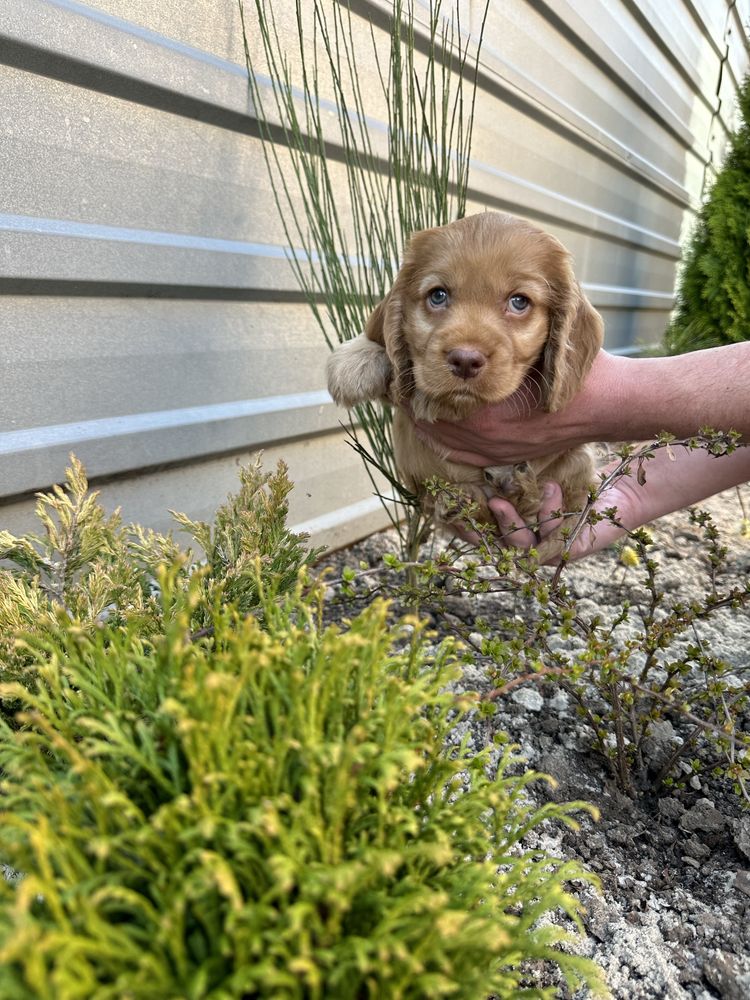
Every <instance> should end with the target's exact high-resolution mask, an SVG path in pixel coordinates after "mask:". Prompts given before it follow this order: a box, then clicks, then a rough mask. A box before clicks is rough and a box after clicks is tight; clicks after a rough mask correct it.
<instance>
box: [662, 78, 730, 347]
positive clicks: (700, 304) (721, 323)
mask: <svg viewBox="0 0 750 1000" xmlns="http://www.w3.org/2000/svg"><path fill="white" fill-rule="evenodd" d="M737 99H738V104H739V111H740V118H741V124H740V127H739V128H738V130H737V132H736V133H735V134H734V135H733V136H732V138H731V140H730V145H729V150H728V152H727V156H726V159H725V161H724V164H723V166H722V168H721V170H720V171H719V173H718V175H717V177H716V180H715V182H714V185H713V188H712V189H711V192H710V194H709V197H708V199H707V201H706V203H705V204H704V206H703V208H702V209H701V211H700V213H699V215H698V218H697V220H696V223H695V226H694V229H693V233H692V236H691V238H690V241H689V242H688V244H687V247H686V248H685V250H684V252H683V263H682V269H681V272H680V280H679V287H678V293H677V305H676V312H675V315H674V317H673V320H672V323H671V324H670V326H669V328H668V330H667V332H666V335H665V346H666V348H667V350H668V351H669V353H671V354H681V353H683V352H684V351H695V350H698V349H699V348H704V347H716V346H718V345H721V344H731V343H735V342H737V341H742V340H748V339H750V78H748V79H747V80H745V82H744V83H743V85H742V87H741V89H740V91H739V94H738V98H737Z"/></svg>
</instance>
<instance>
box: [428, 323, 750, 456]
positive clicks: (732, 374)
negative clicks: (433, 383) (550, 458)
mask: <svg viewBox="0 0 750 1000" xmlns="http://www.w3.org/2000/svg"><path fill="white" fill-rule="evenodd" d="M738 387H739V388H738ZM748 387H750V342H745V343H741V344H731V345H729V346H726V347H715V348H710V349H709V350H705V351H695V352H694V353H692V354H681V355H677V356H673V357H663V358H627V357H620V356H617V355H612V354H607V353H606V352H604V351H600V352H599V354H598V355H597V357H596V359H595V360H594V364H593V366H592V368H591V370H590V372H589V374H588V375H587V377H586V379H585V380H584V382H583V385H582V386H581V389H580V391H579V392H578V394H577V395H576V396H575V397H574V398H573V399H572V400H571V402H570V403H569V404H568V405H567V406H566V407H564V408H563V409H562V410H559V411H558V412H557V413H545V412H544V411H543V410H542V409H541V408H540V407H539V404H538V400H539V398H540V393H539V390H538V385H537V383H536V382H535V380H534V377H533V376H532V377H531V378H530V379H529V380H528V381H527V382H526V383H525V384H524V386H522V387H521V389H519V390H518V391H517V392H516V393H514V394H513V396H511V397H510V398H509V399H507V400H505V401H504V402H503V403H500V404H498V405H496V406H488V407H485V408H484V409H482V410H480V411H478V412H477V413H475V414H473V415H472V416H471V417H469V418H467V419H466V420H464V421H461V422H460V423H456V424H453V423H448V422H446V421H437V422H436V423H427V422H425V421H417V422H416V427H417V430H418V433H419V434H420V436H421V437H423V438H424V439H425V440H427V441H428V442H429V441H432V442H433V443H437V444H438V445H441V446H443V447H444V448H448V449H449V452H448V455H447V457H448V458H450V459H451V460H453V461H456V462H465V463H466V464H468V465H477V466H480V467H486V466H492V465H508V464H513V463H515V462H522V461H527V460H528V459H531V458H537V457H540V456H543V455H548V454H550V453H551V452H556V451H565V450H566V449H568V448H573V447H575V446H576V445H580V444H584V443H585V442H587V441H606V442H613V441H640V440H644V439H654V438H656V436H657V435H658V434H659V433H660V432H661V431H669V432H670V433H671V434H673V435H674V436H675V437H678V438H683V437H689V436H691V435H693V434H696V433H697V432H698V430H699V429H700V428H701V427H714V428H717V429H719V430H730V429H733V430H736V431H739V432H740V434H742V436H743V439H745V440H747V441H750V389H749V388H748Z"/></svg>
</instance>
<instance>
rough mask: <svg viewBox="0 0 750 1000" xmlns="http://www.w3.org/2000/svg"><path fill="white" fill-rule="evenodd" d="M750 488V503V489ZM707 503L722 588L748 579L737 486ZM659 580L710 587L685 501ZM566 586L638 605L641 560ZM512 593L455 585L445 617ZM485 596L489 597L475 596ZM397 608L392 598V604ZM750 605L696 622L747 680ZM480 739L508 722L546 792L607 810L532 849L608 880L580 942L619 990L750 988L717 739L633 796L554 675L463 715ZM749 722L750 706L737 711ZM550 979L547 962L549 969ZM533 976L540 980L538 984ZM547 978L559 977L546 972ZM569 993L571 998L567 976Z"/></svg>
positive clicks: (661, 740)
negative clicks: (718, 542) (472, 715)
mask: <svg viewBox="0 0 750 1000" xmlns="http://www.w3.org/2000/svg"><path fill="white" fill-rule="evenodd" d="M743 496H744V498H745V503H746V506H747V505H749V504H750V488H748V487H745V488H744V493H743ZM701 507H703V508H705V509H707V510H709V511H710V512H711V514H712V516H713V518H714V520H715V522H716V524H717V526H718V527H719V528H720V531H721V535H722V539H723V541H724V542H725V544H726V545H727V546H728V549H729V552H728V556H727V560H726V568H725V570H724V575H723V576H722V578H721V587H722V588H728V587H730V586H731V585H732V584H733V583H737V584H740V585H744V583H745V582H746V580H747V575H748V572H750V539H748V538H745V537H743V536H742V535H741V534H740V526H741V523H742V517H743V512H742V509H741V507H740V503H739V500H738V495H737V491H736V490H731V491H728V492H727V493H724V494H721V495H719V496H718V497H714V498H713V499H712V500H710V501H707V502H705V503H704V504H702V505H701ZM651 530H652V534H653V535H654V538H655V542H656V545H655V552H656V556H655V558H656V560H657V563H658V565H659V571H658V572H659V579H660V585H661V587H662V589H663V590H664V591H665V593H666V595H667V598H668V599H674V600H679V601H683V602H684V601H689V600H691V599H693V598H698V599H699V598H700V597H701V596H702V595H703V594H705V593H706V586H707V580H708V571H707V561H706V548H705V545H703V544H702V543H701V542H700V539H699V535H698V533H697V529H696V528H695V526H694V525H693V524H691V522H690V520H689V518H688V515H687V513H686V512H678V513H676V514H673V515H669V516H668V517H665V518H662V519H661V520H660V521H658V522H655V523H654V525H652V526H651ZM388 551H394V552H395V551H396V545H395V537H394V535H393V533H391V532H383V533H381V534H379V535H375V536H372V537H371V538H369V539H366V540H365V541H363V542H361V543H359V544H357V545H355V546H353V547H351V548H350V549H347V550H344V551H342V552H339V553H333V554H331V556H329V557H328V558H327V559H324V560H323V565H330V566H331V567H332V571H333V572H332V579H333V580H335V579H336V578H340V575H341V571H342V569H343V567H344V566H350V567H352V568H353V569H355V570H357V571H358V572H360V571H361V569H362V565H366V566H367V567H373V568H377V567H379V566H382V557H383V555H384V553H386V552H388ZM566 578H567V580H568V586H569V587H570V588H571V589H572V590H573V592H574V593H575V594H576V596H577V599H578V603H579V607H582V608H583V609H584V610H585V609H586V608H587V607H588V608H590V609H591V610H593V611H594V612H597V613H599V614H601V615H602V616H607V615H612V614H614V611H615V609H616V608H619V607H621V605H622V602H623V601H624V600H626V599H629V600H631V601H632V602H634V603H636V602H637V601H638V598H639V593H640V590H641V589H642V582H641V581H642V571H641V570H640V569H639V568H638V567H627V566H625V565H624V564H623V562H622V561H621V559H620V556H619V555H618V553H617V552H616V551H615V550H614V549H610V550H608V551H606V552H603V553H599V554H597V555H595V556H591V557H589V558H588V559H585V560H582V561H580V562H578V563H576V564H574V565H571V566H570V567H568V568H567V569H566ZM374 580H375V581H377V574H374V575H372V574H371V575H367V576H363V577H362V578H361V583H355V588H359V589H358V593H357V595H356V596H355V597H354V598H351V597H347V598H344V597H343V596H342V594H341V588H340V586H338V585H337V584H336V583H335V582H334V583H332V585H331V586H330V587H329V596H330V607H329V613H330V615H331V617H333V618H336V617H339V616H341V617H346V616H348V615H351V614H352V613H354V612H355V611H356V610H357V605H358V604H361V603H364V602H365V601H366V600H368V599H369V598H370V596H371V588H372V585H373V581H374ZM509 600H511V598H510V597H509V596H508V595H501V596H497V595H492V596H490V595H487V596H486V597H482V598H477V597H473V598H471V599H470V600H468V599H466V598H465V597H462V596H461V595H460V594H457V595H456V596H455V597H454V598H453V599H452V600H451V604H450V616H451V617H452V618H453V619H454V624H455V620H458V621H459V622H460V623H462V624H463V625H468V626H470V625H471V623H472V621H473V620H474V617H475V616H476V615H477V614H479V613H481V615H482V617H483V618H484V619H486V620H487V619H489V620H491V619H492V616H493V615H496V616H498V618H499V617H501V616H502V615H503V614H507V613H508V610H509V609H508V601H509ZM478 602H479V603H480V604H481V608H480V607H478ZM427 610H429V609H427ZM397 611H398V608H396V612H397ZM433 625H434V626H435V627H436V629H437V630H438V632H442V633H448V632H450V631H451V620H450V618H449V619H448V620H445V619H444V618H442V617H441V618H436V619H435V620H434V621H433ZM749 625H750V612H749V611H748V608H747V607H746V608H744V609H739V610H738V609H731V608H727V609H722V610H719V611H717V612H716V613H715V615H714V617H713V618H712V619H711V620H710V621H709V622H706V623H701V624H700V625H699V626H698V632H699V634H698V635H697V639H698V640H699V641H700V643H702V644H703V645H704V646H705V647H706V648H710V650H711V651H712V653H713V654H714V655H716V656H719V657H721V658H722V659H723V660H725V661H726V663H727V664H728V665H729V668H730V670H731V678H732V679H731V683H733V684H737V685H740V684H748V683H750V628H749V627H748V626H749ZM489 671H490V663H489V662H488V661H486V660H484V659H483V658H482V656H481V655H480V654H479V653H477V655H476V656H475V657H474V662H473V664H472V665H470V666H469V667H468V668H467V670H466V673H465V677H464V682H463V683H464V686H465V687H466V688H467V689H470V690H479V691H482V690H485V691H486V690H487V688H488V686H490V680H489V677H488V674H489ZM467 726H469V729H470V739H471V740H472V741H473V743H474V745H475V746H476V747H477V749H478V748H479V747H480V746H483V745H485V743H486V741H487V740H489V739H491V738H492V736H493V734H494V733H495V731H497V730H502V731H504V732H506V733H507V734H508V735H509V737H510V738H511V739H512V740H513V741H514V742H516V743H518V744H520V746H521V749H522V751H523V753H524V755H525V757H526V759H527V761H528V764H529V765H530V766H531V767H533V768H535V769H536V770H539V771H543V772H545V773H547V774H550V775H552V776H553V777H554V778H555V779H556V781H557V783H558V784H557V788H556V790H555V791H554V792H551V791H545V790H543V789H542V786H539V790H538V791H537V793H536V794H537V795H539V797H540V800H541V798H542V797H543V796H544V795H554V797H556V798H558V799H560V800H570V799H586V800H588V801H590V802H592V803H594V804H595V805H597V806H598V807H599V809H600V811H601V819H600V821H599V822H598V823H595V822H593V821H592V820H588V819H584V820H583V822H582V826H581V829H580V831H578V832H574V831H569V830H564V829H562V828H560V827H556V826H549V827H545V828H543V829H542V830H541V832H539V831H537V832H536V833H534V834H532V835H531V837H530V838H529V840H528V842H527V844H528V846H529V847H538V848H543V849H544V850H546V851H548V852H549V853H551V854H554V855H555V856H557V857H564V858H577V859H579V860H580V861H581V862H583V864H584V865H585V866H586V867H587V868H588V869H589V870H591V871H593V872H595V873H596V874H597V875H598V876H599V878H600V879H601V882H602V885H603V892H602V894H601V895H597V894H596V893H594V892H593V891H591V890H588V889H585V890H583V896H582V898H583V902H584V904H585V906H586V910H587V914H586V918H585V923H586V927H587V930H588V941H587V944H586V946H585V951H586V953H587V954H588V955H590V956H591V957H592V958H593V959H594V960H595V961H597V962H598V963H599V964H600V965H601V966H602V967H603V968H604V969H605V971H606V975H607V978H608V982H609V985H610V989H611V991H612V994H613V996H614V997H615V998H617V1000H636V998H638V1000H640V998H654V1000H656V998H669V1000H682V998H686V1000H688V998H690V1000H693V998H694V1000H699V998H700V1000H708V998H710V997H722V998H726V1000H748V998H750V808H748V807H747V804H746V805H745V807H744V808H743V805H742V801H741V799H740V798H739V797H738V796H737V794H736V793H735V792H734V791H733V790H732V788H731V785H730V783H729V782H728V781H727V780H726V779H725V778H722V777H717V776H714V775H713V774H712V769H713V764H714V763H716V760H715V758H712V756H711V754H712V750H711V745H710V743H709V741H706V740H702V739H701V738H700V737H699V738H698V740H697V742H696V745H695V747H694V748H693V749H692V750H691V757H694V756H695V755H697V756H698V757H699V758H701V759H702V761H703V765H704V766H703V767H702V768H701V769H700V770H699V771H698V772H697V773H695V772H694V771H691V769H690V767H689V766H688V765H687V764H686V765H684V767H683V768H682V771H681V772H678V774H677V777H678V778H681V781H680V782H679V784H678V787H674V788H670V789H665V788H663V787H662V788H661V789H660V790H659V792H658V793H649V792H648V791H647V790H646V791H644V792H643V793H642V794H640V795H639V796H638V797H637V798H635V799H634V798H631V797H629V796H627V795H624V794H623V793H622V792H620V791H618V789H617V787H616V786H615V783H614V781H613V780H612V777H611V774H610V771H609V769H608V765H607V763H606V762H605V760H604V759H603V758H602V757H601V756H600V755H598V754H597V753H596V752H595V751H594V750H593V749H592V732H591V730H590V729H588V727H587V726H586V725H585V722H583V721H582V720H581V718H580V717H579V716H578V715H577V714H576V712H575V711H574V706H573V705H572V704H571V700H570V698H569V696H568V695H567V694H566V692H565V691H564V690H562V688H561V687H559V686H558V685H557V684H555V683H554V682H549V683H544V684H533V685H522V686H519V687H517V688H515V689H514V690H513V691H511V692H510V693H509V694H508V695H507V696H505V697H504V698H503V699H501V700H500V701H499V702H498V704H497V710H496V713H495V715H494V716H493V717H492V718H491V719H490V720H489V721H488V720H481V721H480V720H479V719H478V718H477V719H476V720H474V721H473V722H471V721H470V722H468V723H467ZM740 726H741V728H742V729H743V730H744V731H750V713H748V712H746V713H745V715H744V717H742V718H741V720H740ZM691 729H692V727H691V726H690V725H689V724H687V723H686V722H685V721H684V720H683V719H682V718H680V717H679V716H677V715H675V716H670V717H669V719H668V720H667V721H666V722H665V723H664V724H661V725H660V726H659V727H657V729H656V730H655V732H654V737H653V740H651V741H650V750H649V753H650V754H651V755H652V757H653V762H654V764H655V765H656V764H658V762H659V760H660V759H663V757H664V754H665V753H668V752H669V751H670V748H671V747H673V746H674V745H675V744H676V741H679V740H681V739H686V738H688V737H689V735H690V734H691ZM540 975H541V976H542V981H544V976H545V975H549V973H548V972H542V973H541V974H540ZM539 981H540V980H539V979H537V983H539ZM546 982H550V981H549V980H547V981H546ZM560 995H561V996H563V995H565V993H564V990H563V989H562V987H561V991H560Z"/></svg>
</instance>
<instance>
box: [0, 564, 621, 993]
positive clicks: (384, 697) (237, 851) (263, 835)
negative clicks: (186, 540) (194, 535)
mask: <svg viewBox="0 0 750 1000" xmlns="http://www.w3.org/2000/svg"><path fill="white" fill-rule="evenodd" d="M255 565H256V581H255V582H256V587H257V591H256V592H257V594H258V599H259V601H260V606H261V610H262V616H261V619H259V618H257V617H255V616H246V615H244V614H242V613H241V612H240V611H239V610H238V608H237V606H236V605H235V604H231V603H229V604H227V603H224V602H222V601H221V600H218V599H217V600H216V601H215V604H214V608H213V615H212V619H211V621H212V626H213V629H212V632H211V634H210V635H203V636H202V637H200V638H197V639H196V638H194V637H193V636H192V634H191V630H192V626H193V615H194V612H195V608H196V607H198V606H200V605H201V604H202V602H203V601H204V593H203V576H202V572H201V571H197V572H196V573H195V574H194V575H193V576H192V577H191V579H190V581H189V584H188V586H187V587H185V586H183V584H182V582H181V580H180V576H181V574H182V572H183V568H182V565H181V564H180V563H177V564H173V565H171V566H166V565H165V566H163V567H162V568H161V569H160V570H159V577H158V583H159V593H158V603H159V608H160V612H159V618H160V620H161V622H162V623H163V627H162V629H161V630H160V631H159V632H157V633H155V634H153V635H151V636H144V635H143V633H142V630H141V627H140V622H139V621H138V620H136V619H133V620H129V621H124V622H123V623H122V624H114V623H113V622H112V621H111V620H110V621H108V622H106V623H104V624H103V625H102V626H101V627H100V628H98V629H90V628H86V627H83V626H81V625H80V624H78V623H76V622H74V621H70V620H67V621H66V620H64V619H62V618H59V619H58V621H57V625H56V628H55V630H54V631H53V632H51V633H50V634H49V635H47V636H46V637H43V636H41V635H40V634H38V633H37V634H35V635H33V636H31V637H30V638H29V639H28V640H27V641H26V650H27V652H28V654H29V657H30V662H29V664H28V666H27V672H26V683H25V684H21V683H19V682H8V683H5V684H3V685H2V686H0V696H1V697H2V698H4V699H10V700H11V701H12V703H13V704H15V705H20V706H21V710H20V712H19V715H18V720H17V724H18V725H20V729H14V728H13V727H12V726H11V725H10V723H9V722H8V721H5V720H3V721H2V722H0V768H1V769H2V775H3V778H2V815H1V816H0V858H2V859H3V861H4V862H5V863H6V864H7V865H9V866H11V867H12V868H13V869H14V870H15V871H16V872H22V873H24V874H23V876H22V877H19V878H16V879H13V880H11V881H9V882H7V883H5V884H3V885H2V886H1V887H0V996H4V997H11V996H12V997H13V998H14V1000H25V998H40V1000H42V998H43V1000H49V998H50V997H55V998H56V1000H78V998H86V1000H104V998H123V997H128V998H133V1000H141V998H142V1000H146V998H149V1000H152V998H153V1000H157V998H158V1000H164V998H169V997H189V998H204V997H205V998H208V997H211V998H217V1000H218V998H246V1000H247V998H252V997H259V998H260V997H269V998H270V997H273V998H285V997H288V998H321V1000H322V998H326V1000H336V998H341V1000H350V998H354V997H363V998H364V997H372V998H375V997H381V998H382V997H388V998H394V1000H395V998H399V997H404V998H406V997H414V998H434V997H440V996H449V997H459V998H460V997H465V998H467V1000H468V998H471V1000H477V998H480V997H483V996H489V995H490V994H492V995H494V996H496V997H524V996H529V997H531V996H548V995H550V991H546V990H540V989H534V988H528V989H525V988H523V987H522V975H523V974H522V971H521V966H522V964H523V962H524V961H525V960H528V959H534V960H548V961H550V962H554V963H556V964H557V965H558V966H559V967H560V969H561V970H562V972H563V974H564V975H565V977H566V978H567V980H568V982H569V984H570V985H571V987H574V986H576V985H578V984H581V983H586V982H587V983H588V984H589V985H590V986H591V987H592V988H594V990H595V991H598V992H600V993H601V992H605V991H604V988H603V986H602V984H601V979H600V977H599V974H598V971H597V970H596V969H595V967H594V966H593V965H591V964H590V963H588V962H587V961H585V960H583V959H582V958H580V957H577V956H575V955H574V954H570V953H567V952H565V951H561V950H559V949H558V947H557V945H558V944H559V943H560V941H561V939H563V938H564V937H565V936H566V934H565V932H563V931H562V930H561V928H560V927H559V926H557V925H555V924H554V923H551V922H550V921H549V920H548V919H547V920H541V919H540V918H543V917H547V918H549V917H550V916H551V915H552V913H553V911H555V910H557V911H561V912H562V913H563V914H566V915H567V916H568V917H570V918H572V919H573V921H574V926H575V925H576V924H577V925H578V927H579V932H580V923H579V906H578V903H577V902H576V900H575V898H574V897H573V895H572V894H571V892H570V890H569V888H568V887H567V884H566V883H567V882H568V881H569V880H571V879H583V880H588V881H591V877H590V876H589V875H587V874H586V873H585V872H584V871H583V870H582V869H581V868H580V867H579V866H578V865H577V864H572V863H568V862H562V861H559V860H556V859H554V858H551V857H548V856H546V855H544V854H542V853H539V852H529V851H525V850H523V848H522V846H521V845H520V841H521V839H522V837H523V836H524V834H525V833H526V832H528V831H529V830H530V829H532V828H534V827H535V826H537V825H538V824H540V823H542V822H543V821H545V820H552V819H558V820H562V821H563V822H565V823H568V824H572V823H573V820H572V818H571V813H572V812H573V811H574V810H575V809H576V808H579V805H578V804H569V805H566V806H560V805H554V804H547V805H545V806H543V807H542V808H541V809H535V808H533V807H532V805H531V804H530V800H529V798H528V797H527V794H526V790H527V788H528V785H529V783H530V782H532V781H534V780H535V779H536V778H537V777H538V775H535V774H533V773H531V772H526V773H521V774H518V773H516V774H515V776H511V774H510V772H511V771H513V770H517V769H516V768H513V767H511V765H512V764H514V763H515V758H514V755H513V752H512V751H511V750H507V749H506V750H505V751H504V753H503V755H502V757H501V760H500V762H499V764H498V765H497V766H495V765H494V764H493V762H492V759H491V751H490V750H489V749H487V750H485V751H482V752H480V753H476V754H475V753H472V752H471V751H470V748H469V747H468V746H467V745H466V743H465V742H464V743H461V744H460V745H459V746H458V747H456V746H450V745H449V740H448V737H449V734H450V733H451V732H452V730H453V727H454V726H455V724H456V722H457V721H459V720H460V719H461V718H462V717H463V716H465V714H466V713H467V711H469V709H470V708H471V706H472V705H473V704H474V702H473V701H472V700H471V699H470V698H466V697H463V698H462V697H459V696H458V695H456V694H455V692H452V691H451V690H450V688H449V685H450V684H451V683H452V682H454V681H455V680H456V677H457V664H456V661H455V657H454V655H453V653H452V649H451V646H450V645H447V644H443V645H442V646H440V647H439V648H437V650H435V651H434V654H433V655H431V654H430V649H431V647H430V646H429V645H428V644H427V643H426V641H425V637H424V634H423V630H422V626H420V625H419V624H418V623H417V622H416V621H411V622H407V623H401V624H397V625H389V623H388V609H387V606H386V604H385V603H383V602H375V603H374V604H373V605H372V606H371V607H370V608H369V609H367V610H366V611H365V612H363V613H362V614H361V615H359V616H358V617H357V618H355V619H354V620H353V621H352V622H351V623H350V624H349V625H348V627H346V628H345V629H343V630H342V629H341V628H339V627H336V626H328V627H323V626H322V625H321V614H322V590H323V588H322V585H320V584H311V582H310V581H309V580H307V579H306V578H305V577H304V575H303V576H302V577H301V578H300V581H299V583H298V584H297V585H296V586H295V588H294V589H293V590H291V591H290V590H283V589H281V590H280V589H279V587H277V586H276V585H272V584H269V583H267V582H265V583H264V581H263V579H262V577H261V574H260V561H259V560H256V564H255ZM204 572H205V571H204ZM569 936H570V935H569ZM572 936H576V934H575V932H574V934H573V935H572Z"/></svg>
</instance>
